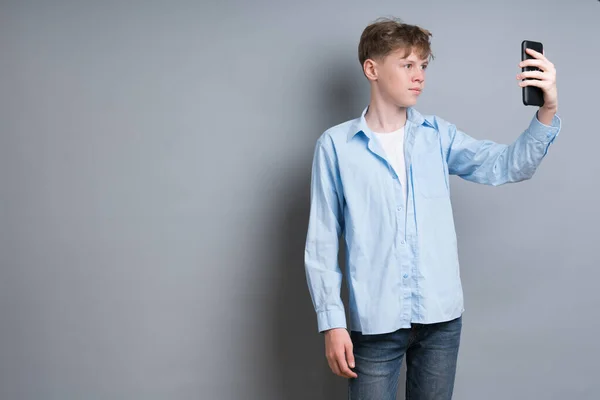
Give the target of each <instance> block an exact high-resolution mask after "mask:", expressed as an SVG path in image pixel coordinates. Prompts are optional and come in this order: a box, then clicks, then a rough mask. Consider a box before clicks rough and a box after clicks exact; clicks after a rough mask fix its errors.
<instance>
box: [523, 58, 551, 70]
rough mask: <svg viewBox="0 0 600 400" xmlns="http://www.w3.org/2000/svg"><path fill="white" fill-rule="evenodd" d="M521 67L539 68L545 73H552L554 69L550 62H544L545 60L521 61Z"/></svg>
mask: <svg viewBox="0 0 600 400" xmlns="http://www.w3.org/2000/svg"><path fill="white" fill-rule="evenodd" d="M519 67H521V68H524V67H537V68H539V69H541V70H543V71H552V69H553V67H554V66H553V65H552V64H551V63H549V62H546V61H543V60H532V59H529V60H525V61H521V62H520V63H519Z"/></svg>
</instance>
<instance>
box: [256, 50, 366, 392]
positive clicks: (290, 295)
mask: <svg viewBox="0 0 600 400" xmlns="http://www.w3.org/2000/svg"><path fill="white" fill-rule="evenodd" d="M330 59H331V60H334V61H333V62H332V63H331V64H330V65H329V68H328V69H327V70H323V69H321V68H322V64H321V65H320V67H321V68H318V71H319V73H318V74H315V79H314V82H315V86H314V88H315V90H313V96H312V97H313V98H314V104H317V105H318V107H316V109H317V110H318V111H317V113H316V114H315V113H313V114H311V118H310V120H309V121H306V124H305V125H304V126H303V127H302V131H303V132H311V133H312V134H311V136H310V137H307V139H306V140H309V141H311V146H310V152H305V154H303V156H302V157H303V160H302V163H301V165H302V168H298V169H297V171H298V173H297V174H293V175H291V176H286V177H285V178H284V179H283V180H282V181H284V182H286V184H285V186H284V187H283V188H282V190H284V191H285V193H284V195H283V196H278V198H280V199H281V198H284V199H286V201H284V202H280V203H278V204H277V205H276V206H275V208H274V212H275V213H276V215H279V218H275V220H276V221H278V223H277V225H276V226H274V227H273V228H274V229H275V230H276V232H275V233H274V234H273V235H272V236H271V237H274V238H276V241H275V243H273V246H272V248H270V249H265V251H271V252H272V251H276V252H278V255H275V257H274V259H275V260H277V264H276V265H272V266H271V271H270V272H271V273H270V277H271V278H272V285H271V286H272V287H273V293H272V294H273V295H272V296H269V297H267V298H268V299H269V300H270V302H269V304H266V307H267V308H268V309H269V310H270V311H269V313H268V314H267V315H269V316H271V322H272V334H273V338H274V341H273V343H272V350H273V353H272V354H271V357H272V359H271V361H270V363H269V365H271V366H272V368H273V370H272V376H273V380H272V381H273V382H276V384H277V385H278V388H277V389H278V390H277V392H278V393H280V398H281V399H285V400H306V399H311V400H331V399H343V398H346V392H347V381H346V380H345V379H344V378H341V377H338V376H336V375H334V374H333V373H332V372H331V370H330V369H329V366H328V364H327V360H326V359H325V343H324V339H323V335H322V334H321V333H319V332H318V331H317V318H316V314H315V311H314V308H313V305H312V301H311V298H310V294H309V291H308V286H307V282H306V275H305V270H304V246H305V241H306V233H307V229H308V217H309V211H310V175H311V165H312V157H313V150H314V144H315V143H316V140H317V138H318V137H319V136H320V134H321V133H322V132H323V131H324V130H325V129H327V128H329V127H330V126H333V125H336V124H338V123H340V122H343V121H346V120H348V119H351V118H354V117H355V116H356V112H357V109H360V107H361V105H362V104H363V103H364V98H361V96H360V93H357V90H356V88H357V87H358V86H359V84H360V83H362V82H357V81H356V70H357V69H356V66H355V65H354V64H350V63H349V62H348V61H345V60H344V59H343V57H335V56H334V55H332V56H331V58H330ZM306 114H307V115H309V112H306ZM341 247H342V246H341ZM343 257H344V254H343V251H342V252H341V254H340V261H342V260H343ZM341 267H342V268H343V264H341ZM345 284H346V283H345V281H344V285H343V286H344V288H343V290H342V297H343V298H344V301H346V299H347V290H346V289H345ZM346 304H347V303H346Z"/></svg>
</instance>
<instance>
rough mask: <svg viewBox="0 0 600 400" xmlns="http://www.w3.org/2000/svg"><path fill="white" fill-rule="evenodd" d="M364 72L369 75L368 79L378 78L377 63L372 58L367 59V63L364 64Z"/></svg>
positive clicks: (374, 79)
mask: <svg viewBox="0 0 600 400" xmlns="http://www.w3.org/2000/svg"><path fill="white" fill-rule="evenodd" d="M363 72H364V73H365V76H366V77H367V79H368V80H370V81H376V80H377V63H376V62H375V61H373V60H372V59H370V58H369V59H367V60H365V63H364V64H363Z"/></svg>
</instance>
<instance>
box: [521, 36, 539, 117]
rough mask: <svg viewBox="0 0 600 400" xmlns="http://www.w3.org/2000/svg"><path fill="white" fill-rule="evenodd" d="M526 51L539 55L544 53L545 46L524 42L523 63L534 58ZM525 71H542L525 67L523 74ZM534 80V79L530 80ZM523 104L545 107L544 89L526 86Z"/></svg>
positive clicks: (522, 46) (529, 41) (522, 47)
mask: <svg viewBox="0 0 600 400" xmlns="http://www.w3.org/2000/svg"><path fill="white" fill-rule="evenodd" d="M525 49H533V50H535V51H537V52H538V53H543V51H544V46H543V45H542V43H540V42H534V41H532V40H523V42H522V43H521V61H525V60H528V59H531V58H534V57H532V56H531V55H529V54H528V53H527V52H526V51H525ZM524 71H541V70H540V69H539V68H537V67H524V68H521V72H524ZM529 79H534V78H529ZM523 104H524V105H526V106H539V107H541V106H543V105H544V93H543V92H542V89H540V88H539V87H535V86H524V87H523Z"/></svg>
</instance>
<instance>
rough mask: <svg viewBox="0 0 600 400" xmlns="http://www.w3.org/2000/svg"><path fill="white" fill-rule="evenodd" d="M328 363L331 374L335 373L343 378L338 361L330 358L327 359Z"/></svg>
mask: <svg viewBox="0 0 600 400" xmlns="http://www.w3.org/2000/svg"><path fill="white" fill-rule="evenodd" d="M327 363H328V364H329V368H330V369H331V372H333V373H334V374H336V375H339V376H341V373H340V368H339V367H338V364H337V361H336V360H335V358H333V357H332V358H328V359H327Z"/></svg>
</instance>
